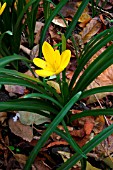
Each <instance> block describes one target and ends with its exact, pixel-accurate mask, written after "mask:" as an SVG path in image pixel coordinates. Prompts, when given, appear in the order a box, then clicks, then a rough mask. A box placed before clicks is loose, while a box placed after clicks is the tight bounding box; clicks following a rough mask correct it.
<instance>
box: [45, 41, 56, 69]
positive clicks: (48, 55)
mask: <svg viewBox="0 0 113 170" xmlns="http://www.w3.org/2000/svg"><path fill="white" fill-rule="evenodd" d="M42 52H43V55H44V58H45V60H46V61H47V62H48V63H49V64H51V65H52V66H53V64H54V61H55V55H54V54H55V51H54V49H53V47H52V46H51V45H50V44H49V43H48V42H46V41H45V42H44V43H43V46H42ZM53 67H54V66H53Z"/></svg>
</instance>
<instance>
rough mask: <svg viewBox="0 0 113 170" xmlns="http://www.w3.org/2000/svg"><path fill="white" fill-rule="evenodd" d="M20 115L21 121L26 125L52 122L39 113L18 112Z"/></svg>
mask: <svg viewBox="0 0 113 170" xmlns="http://www.w3.org/2000/svg"><path fill="white" fill-rule="evenodd" d="M18 113H19V115H20V118H19V120H20V122H21V123H22V124H24V125H32V124H36V125H40V124H42V123H45V122H50V119H49V118H47V117H45V116H42V115H39V114H37V113H32V112H27V111H18Z"/></svg>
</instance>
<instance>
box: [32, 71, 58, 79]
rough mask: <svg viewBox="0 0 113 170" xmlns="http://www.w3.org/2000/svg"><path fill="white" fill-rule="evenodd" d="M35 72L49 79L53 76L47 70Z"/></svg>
mask: <svg viewBox="0 0 113 170" xmlns="http://www.w3.org/2000/svg"><path fill="white" fill-rule="evenodd" d="M35 72H36V74H38V75H39V76H41V77H49V76H52V75H54V74H55V73H54V72H52V71H48V70H35Z"/></svg>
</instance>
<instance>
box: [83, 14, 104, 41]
mask: <svg viewBox="0 0 113 170" xmlns="http://www.w3.org/2000/svg"><path fill="white" fill-rule="evenodd" d="M100 29H101V23H100V22H99V21H98V18H96V17H95V18H93V19H92V20H91V21H90V22H89V23H88V24H87V25H86V27H85V28H84V29H83V31H82V32H80V34H81V36H82V40H83V42H84V43H86V42H88V41H89V40H90V39H91V37H92V36H94V35H95V34H96V33H98V32H99V30H100Z"/></svg>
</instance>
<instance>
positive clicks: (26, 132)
mask: <svg viewBox="0 0 113 170" xmlns="http://www.w3.org/2000/svg"><path fill="white" fill-rule="evenodd" d="M8 123H9V128H10V129H11V132H12V133H14V134H15V135H17V136H19V137H21V138H22V139H24V140H26V141H28V142H31V140H32V139H33V130H32V128H31V127H30V126H27V125H23V124H22V123H21V122H20V121H19V120H18V121H16V122H14V121H13V119H9V122H8Z"/></svg>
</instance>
